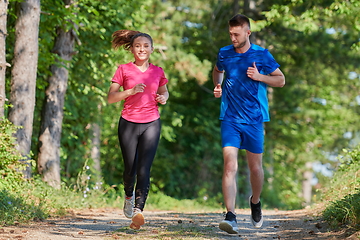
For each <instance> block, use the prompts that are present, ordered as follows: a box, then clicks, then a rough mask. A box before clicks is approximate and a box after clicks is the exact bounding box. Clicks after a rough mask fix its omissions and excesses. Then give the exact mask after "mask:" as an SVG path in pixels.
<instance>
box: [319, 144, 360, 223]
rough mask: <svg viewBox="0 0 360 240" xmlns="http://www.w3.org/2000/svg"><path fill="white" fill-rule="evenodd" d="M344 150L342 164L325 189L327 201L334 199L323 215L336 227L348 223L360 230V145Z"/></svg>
mask: <svg viewBox="0 0 360 240" xmlns="http://www.w3.org/2000/svg"><path fill="white" fill-rule="evenodd" d="M344 152H345V154H344V156H342V157H341V158H340V162H341V164H340V165H339V168H338V170H337V171H336V172H335V174H334V177H333V179H332V181H331V182H330V185H329V187H328V188H327V189H326V190H325V194H324V199H325V201H326V200H328V199H331V200H332V201H331V202H330V203H329V204H328V205H327V206H326V208H325V210H324V211H323V217H324V219H325V220H326V221H327V222H328V223H329V224H330V226H332V227H334V228H336V227H338V226H341V225H348V226H349V227H352V228H355V229H358V230H360V177H359V176H360V146H358V147H357V148H356V149H354V150H352V151H348V150H344Z"/></svg>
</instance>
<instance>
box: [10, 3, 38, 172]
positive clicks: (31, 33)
mask: <svg viewBox="0 0 360 240" xmlns="http://www.w3.org/2000/svg"><path fill="white" fill-rule="evenodd" d="M17 16H18V18H17V20H16V23H15V37H16V41H15V47H14V62H13V68H12V71H11V75H12V78H11V94H10V102H11V104H12V105H13V106H12V108H11V109H10V112H9V120H10V121H11V122H13V124H14V125H17V126H22V128H21V129H19V130H18V131H17V132H16V134H15V137H16V139H17V140H16V141H17V144H16V145H17V148H18V150H19V151H20V152H21V154H22V155H23V156H28V155H29V153H30V147H31V136H32V130H33V117H34V107H35V90H36V73H37V63H38V50H39V49H38V46H39V44H38V37H39V21H40V0H25V1H23V2H21V3H19V4H18V12H17ZM24 174H25V177H27V178H29V177H30V176H31V165H30V163H27V169H26V170H25V172H24Z"/></svg>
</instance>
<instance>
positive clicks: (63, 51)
mask: <svg viewBox="0 0 360 240" xmlns="http://www.w3.org/2000/svg"><path fill="white" fill-rule="evenodd" d="M5 3H7V2H6V1H2V3H1V4H5ZM2 6H3V5H2ZM29 6H30V7H29ZM34 6H35V7H34ZM36 6H38V7H36ZM6 7H7V15H6V21H5V23H7V26H6V28H5V29H4V28H3V26H1V27H2V29H1V30H2V31H1V34H2V35H3V36H2V39H3V40H5V39H6V42H4V44H0V46H4V48H3V49H4V52H3V53H4V54H3V53H1V54H3V56H2V57H3V58H2V59H1V61H0V62H1V74H3V76H4V77H2V76H1V77H0V80H1V81H0V87H1V88H0V95H1V96H0V97H1V105H0V106H1V110H2V111H1V115H2V116H3V117H4V120H3V123H5V121H6V120H9V121H10V122H12V123H13V124H14V125H16V126H22V128H20V129H17V130H16V134H15V137H16V144H15V146H16V148H17V150H18V151H20V152H21V155H22V156H23V161H24V162H25V163H26V164H27V167H26V169H25V170H24V172H25V175H26V176H27V177H28V178H35V177H37V176H40V177H41V178H42V179H43V180H44V181H46V182H48V183H49V184H50V185H51V186H53V187H54V188H60V187H61V186H68V187H71V188H75V189H77V190H81V191H82V192H83V193H84V194H89V193H90V192H91V191H92V190H93V189H99V188H100V189H109V188H111V189H115V190H116V194H119V195H122V194H123V193H122V185H121V184H122V171H123V165H122V157H121V151H120V149H119V145H118V139H117V124H118V120H119V116H120V112H121V109H122V104H121V103H119V104H112V105H109V104H107V103H106V95H107V91H108V88H109V86H110V82H111V78H112V75H113V74H114V72H115V70H116V68H117V66H118V65H119V64H122V63H127V62H129V61H132V55H131V54H130V53H129V52H126V51H125V50H119V51H114V50H112V49H111V39H112V38H111V35H112V33H113V32H114V31H116V30H119V29H134V30H138V31H142V32H146V33H149V34H150V35H151V36H152V37H153V39H154V43H155V52H154V53H153V54H152V56H151V62H152V63H153V64H155V65H158V66H160V67H162V68H163V69H164V70H165V73H166V76H167V78H168V79H169V84H168V89H169V93H170V98H169V101H168V103H167V104H166V105H165V106H161V107H160V111H161V119H162V124H163V127H162V133H161V141H160V145H159V148H158V152H157V155H156V159H155V161H154V164H153V167H152V173H151V176H152V179H151V191H152V192H161V193H164V194H166V195H168V196H171V197H174V198H177V199H198V200H199V201H200V202H201V201H202V202H204V203H209V202H211V203H213V204H215V205H216V204H217V205H221V203H222V201H223V199H222V194H221V176H222V151H221V145H220V130H219V120H218V116H219V104H220V102H219V99H216V98H214V96H213V93H212V92H213V87H214V86H213V83H212V80H211V70H212V67H213V65H214V64H215V61H216V55H217V51H218V50H219V48H220V47H223V46H225V45H229V44H231V42H230V39H229V35H228V28H227V21H228V19H229V18H230V17H231V16H233V15H234V14H235V13H243V14H246V15H248V16H249V17H250V18H251V19H252V31H253V34H252V39H251V40H252V42H253V43H256V44H259V45H261V46H263V47H265V48H268V49H269V50H270V51H271V53H272V54H273V55H274V57H275V59H277V61H278V62H279V63H280V65H281V67H280V68H281V70H282V71H283V72H284V74H285V76H286V85H285V87H284V88H281V89H276V88H274V89H273V88H269V95H268V97H269V102H270V114H271V119H272V121H271V122H269V123H266V125H265V129H266V135H265V138H266V139H265V149H266V151H265V153H264V168H265V174H266V176H265V186H264V192H263V195H262V198H264V199H266V203H265V204H266V206H267V207H276V208H282V209H297V208H301V207H303V206H304V205H306V204H310V203H311V201H313V200H316V199H314V198H316V197H317V194H320V192H318V191H317V190H319V189H321V188H322V186H323V184H324V183H326V182H328V181H329V179H330V178H331V173H332V170H333V169H335V168H336V167H337V166H338V164H339V159H338V158H337V156H338V155H339V154H341V151H342V150H343V149H344V148H350V149H352V148H355V147H356V146H357V145H358V144H359V140H360V135H359V128H360V126H359V124H358V123H359V122H360V115H359V112H360V91H359V89H360V88H359V86H360V56H359V49H360V44H359V30H360V29H359V28H360V22H359V21H360V20H359V16H360V13H359V11H360V2H359V1H357V0H347V1H340V0H339V1H334V0H318V1H312V0H310V1H301V0H299V1H285V0H271V1H250V0H244V1H228V0H224V1H216V0H209V1H206V2H203V1H199V0H192V1H188V0H183V1H160V0H144V1H141V2H139V1H128V0H116V1H115V0H108V1H105V2H103V1H90V0H79V1H70V0H69V1H67V0H64V1H61V0H52V1H41V3H40V1H39V0H27V1H24V2H18V1H10V2H9V3H8V5H7V4H6ZM32 11H33V12H35V15H31V14H32ZM37 11H38V12H37ZM36 14H38V18H36V17H34V16H36ZM29 16H30V18H28V19H27V21H21V20H22V19H24V18H25V19H26V17H29ZM1 17H2V19H1V21H2V24H3V23H4V21H3V19H4V18H3V15H1ZM37 19H38V20H37ZM27 24H28V25H27ZM21 34H25V36H23V37H25V38H24V39H23V40H22V43H20V38H21V36H22V35H21ZM31 34H35V36H36V37H35V38H29V36H30V35H31ZM19 44H20V46H19ZM21 44H22V45H21ZM31 47H33V48H32V49H31ZM36 51H38V54H36V53H37V52H36ZM29 53H30V54H29ZM26 54H27V55H28V56H29V55H31V58H28V59H27V60H26V61H24V62H21V57H22V55H26ZM37 57H38V58H37ZM5 59H6V60H5ZM6 62H8V64H6ZM9 63H10V64H9ZM21 64H23V65H21ZM21 66H22V67H21ZM31 66H33V67H32V69H31ZM34 67H35V71H33V70H34ZM31 89H34V91H31ZM8 105H10V106H8ZM240 158H241V159H240V161H239V176H238V185H239V192H238V194H239V197H238V206H239V207H242V206H245V204H246V199H247V197H246V196H248V195H249V187H248V179H247V178H248V173H247V168H246V165H245V162H244V161H242V160H243V159H244V154H243V153H242V154H240ZM82 176H85V178H81V177H82ZM81 182H86V184H81ZM83 186H86V188H83ZM106 191H107V190H106Z"/></svg>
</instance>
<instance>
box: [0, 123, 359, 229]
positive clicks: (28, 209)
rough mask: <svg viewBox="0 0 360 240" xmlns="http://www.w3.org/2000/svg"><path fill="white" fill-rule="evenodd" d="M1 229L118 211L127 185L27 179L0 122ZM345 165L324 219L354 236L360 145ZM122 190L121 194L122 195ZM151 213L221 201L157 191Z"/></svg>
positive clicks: (327, 196) (332, 185) (215, 206)
mask: <svg viewBox="0 0 360 240" xmlns="http://www.w3.org/2000/svg"><path fill="white" fill-rule="evenodd" d="M0 129H1V131H0V143H1V145H0V146H1V147H0V157H1V159H2V161H1V163H0V225H1V226H8V225H14V224H17V223H26V222H29V221H42V220H45V219H47V218H48V217H49V216H62V215H64V214H66V213H67V211H68V210H70V209H84V208H103V207H109V208H111V207H118V208H121V207H122V204H123V195H122V191H121V189H122V186H106V185H100V186H99V185H91V184H90V183H89V181H87V180H84V179H89V176H88V175H87V171H86V170H87V166H84V168H83V171H82V172H81V173H80V174H79V176H78V181H77V183H76V184H74V185H73V186H65V184H63V186H62V187H61V189H54V188H52V187H50V186H48V185H47V184H46V183H44V182H43V181H42V180H41V179H39V178H37V177H36V176H34V177H33V178H32V179H31V180H25V179H23V178H22V174H21V171H20V170H21V167H22V162H21V160H23V159H22V157H21V155H20V154H19V153H18V152H17V151H16V150H14V149H15V148H14V145H13V144H14V138H13V137H12V134H13V132H14V131H15V130H16V129H15V127H14V126H13V125H12V124H11V123H10V122H8V121H7V120H2V121H0ZM339 161H340V163H341V164H340V165H339V166H338V169H337V170H336V171H335V173H334V176H333V178H332V179H331V181H329V183H328V185H327V186H326V188H324V190H323V191H322V198H321V200H319V203H320V202H322V203H324V206H325V207H324V210H323V212H322V216H320V217H322V218H323V219H324V220H325V221H327V222H328V223H329V225H330V226H331V227H332V228H333V229H335V230H339V229H347V231H348V232H349V234H351V233H353V232H356V231H360V217H359V216H360V178H359V175H360V147H358V148H356V149H354V150H351V151H350V150H344V155H342V156H341V157H340V158H339ZM119 190H120V191H119ZM147 209H149V210H155V209H156V210H176V211H184V212H186V211H195V210H196V211H198V210H199V209H202V210H203V211H215V210H219V209H221V206H220V205H219V203H218V202H217V201H215V200H211V199H194V200H177V199H175V198H172V197H169V196H166V195H165V194H163V193H162V192H160V191H158V190H157V189H152V190H151V193H150V196H149V200H148V204H147Z"/></svg>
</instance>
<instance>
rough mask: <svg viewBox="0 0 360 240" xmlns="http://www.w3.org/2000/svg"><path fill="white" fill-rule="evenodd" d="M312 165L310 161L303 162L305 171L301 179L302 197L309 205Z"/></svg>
mask: <svg viewBox="0 0 360 240" xmlns="http://www.w3.org/2000/svg"><path fill="white" fill-rule="evenodd" d="M312 166H313V163H312V162H307V163H305V172H304V173H303V177H304V179H303V181H302V188H303V198H304V200H305V204H306V205H310V203H311V196H312V185H311V180H312V179H313V170H312Z"/></svg>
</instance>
